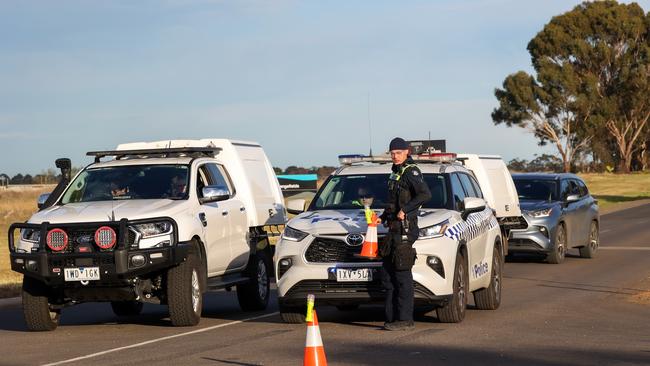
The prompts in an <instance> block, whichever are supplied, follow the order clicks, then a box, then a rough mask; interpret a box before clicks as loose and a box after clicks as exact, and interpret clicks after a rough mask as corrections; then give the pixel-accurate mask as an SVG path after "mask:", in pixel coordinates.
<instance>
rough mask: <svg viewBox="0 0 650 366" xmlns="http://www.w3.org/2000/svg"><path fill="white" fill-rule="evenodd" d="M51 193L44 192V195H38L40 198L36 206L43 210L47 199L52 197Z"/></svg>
mask: <svg viewBox="0 0 650 366" xmlns="http://www.w3.org/2000/svg"><path fill="white" fill-rule="evenodd" d="M50 194H51V193H43V194H42V195H40V196H38V200H37V201H36V206H38V209H39V210H41V209H43V207H44V206H45V202H47V199H48V198H50Z"/></svg>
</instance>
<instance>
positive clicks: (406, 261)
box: [380, 137, 431, 330]
mask: <svg viewBox="0 0 650 366" xmlns="http://www.w3.org/2000/svg"><path fill="white" fill-rule="evenodd" d="M389 150H390V157H391V160H392V161H393V166H392V174H391V175H390V177H389V180H388V205H387V207H386V209H385V210H384V213H382V215H381V219H382V222H383V223H384V225H385V226H387V227H388V235H387V237H386V240H384V241H383V242H382V245H381V249H380V254H381V256H382V258H383V266H382V276H381V280H382V286H383V287H384V290H385V291H386V305H385V312H386V323H384V329H386V330H409V329H412V328H413V327H414V324H413V297H414V293H413V273H412V272H411V268H412V267H413V264H414V262H415V249H413V247H412V245H413V243H414V242H415V240H416V239H417V238H418V232H419V229H418V216H417V214H418V210H419V208H420V206H422V204H423V203H425V202H426V201H428V200H429V199H430V198H431V192H429V187H428V186H427V185H426V183H425V182H424V180H423V179H422V172H420V169H419V168H418V167H417V165H416V164H415V162H414V161H413V159H412V158H411V156H410V155H408V153H409V146H408V144H407V143H406V141H404V139H402V138H399V137H396V138H394V139H393V140H392V141H391V142H390V148H389Z"/></svg>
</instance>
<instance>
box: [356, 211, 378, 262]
mask: <svg viewBox="0 0 650 366" xmlns="http://www.w3.org/2000/svg"><path fill="white" fill-rule="evenodd" d="M377 221H378V220H377V214H376V213H374V212H373V213H372V216H371V219H370V220H369V222H368V231H366V240H364V241H363V247H362V248H361V254H359V257H363V258H368V259H375V258H377V257H378V253H377V248H378V244H377Z"/></svg>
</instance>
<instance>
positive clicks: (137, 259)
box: [131, 254, 146, 267]
mask: <svg viewBox="0 0 650 366" xmlns="http://www.w3.org/2000/svg"><path fill="white" fill-rule="evenodd" d="M145 262H146V260H145V258H144V255H142V254H136V255H134V256H133V257H131V266H133V267H142V266H144V264H145Z"/></svg>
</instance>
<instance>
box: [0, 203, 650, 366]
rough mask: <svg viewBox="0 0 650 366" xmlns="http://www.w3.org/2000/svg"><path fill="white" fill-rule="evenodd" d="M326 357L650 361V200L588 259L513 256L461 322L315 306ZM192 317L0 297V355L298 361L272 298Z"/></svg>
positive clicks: (27, 360)
mask: <svg viewBox="0 0 650 366" xmlns="http://www.w3.org/2000/svg"><path fill="white" fill-rule="evenodd" d="M317 310H318V315H319V320H320V330H321V334H322V337H323V342H324V345H325V352H326V354H327V359H328V362H329V364H331V365H396V364H400V365H453V364H458V365H486V364H499V365H521V364H526V365H633V364H638V365H650V205H645V206H640V207H637V208H631V209H628V210H625V211H620V212H616V213H612V214H608V215H605V216H603V217H602V224H601V250H600V251H599V253H598V256H597V257H596V258H594V259H581V258H579V256H578V255H577V250H576V252H575V253H573V252H571V253H570V255H569V256H568V257H567V259H566V261H565V262H564V263H563V264H561V265H551V264H546V263H544V262H541V261H539V260H537V259H535V258H515V260H514V261H513V262H508V263H507V264H506V267H505V281H504V292H503V302H502V305H501V307H500V308H499V309H498V310H495V311H480V310H476V309H470V310H469V311H468V313H467V317H466V318H465V320H464V321H463V322H462V323H460V324H441V323H438V322H437V321H436V318H435V313H433V314H425V315H421V316H418V317H417V318H416V319H417V324H416V330H414V331H412V332H387V331H383V330H381V325H382V323H383V319H382V314H383V310H382V308H381V307H380V306H368V307H361V308H360V309H359V310H356V311H350V312H339V311H337V310H336V309H334V308H328V307H320V308H319V307H317ZM203 312H204V317H203V319H202V321H201V323H200V325H199V326H197V327H191V328H174V327H171V326H170V323H169V320H168V318H167V311H166V308H165V307H162V306H155V305H147V306H146V307H145V310H144V314H143V315H142V316H140V317H138V318H135V319H131V320H121V319H118V318H117V317H115V316H114V315H113V313H112V311H111V309H110V306H109V305H107V304H95V303H93V304H83V305H79V306H77V307H73V308H68V309H65V310H64V312H63V315H62V320H61V325H60V326H59V328H58V329H57V330H56V331H54V332H44V333H32V332H27V331H26V329H25V325H24V323H23V319H22V312H21V309H20V307H19V306H4V307H3V308H1V309H0V340H1V341H0V365H42V364H52V365H90V364H92V365H153V364H156V365H158V364H160V365H215V366H216V365H297V364H300V363H301V362H302V357H303V352H304V342H305V330H306V327H305V326H304V325H289V324H283V323H282V322H281V321H280V318H279V316H278V314H277V305H276V304H275V301H273V304H272V305H271V306H270V307H269V309H268V310H267V311H266V312H260V313H242V312H240V311H239V308H238V306H237V301H236V297H235V295H234V293H228V292H225V291H222V292H217V293H211V294H207V295H206V297H205V304H204V310H203Z"/></svg>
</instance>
